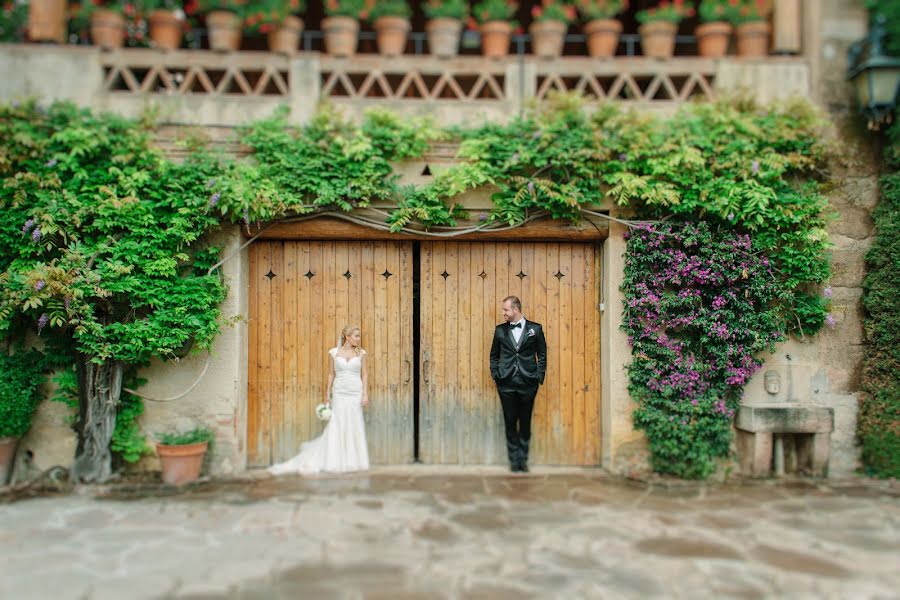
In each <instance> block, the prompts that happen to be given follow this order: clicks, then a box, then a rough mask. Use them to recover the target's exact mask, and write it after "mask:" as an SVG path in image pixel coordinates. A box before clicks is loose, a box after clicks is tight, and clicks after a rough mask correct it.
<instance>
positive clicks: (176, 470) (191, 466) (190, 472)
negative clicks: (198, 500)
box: [156, 442, 209, 485]
mask: <svg viewBox="0 0 900 600" xmlns="http://www.w3.org/2000/svg"><path fill="white" fill-rule="evenodd" d="M208 445H209V442H200V443H199V444H185V445H184V446H165V445H163V444H157V445H156V454H157V455H158V456H159V461H160V463H162V480H163V483H170V484H172V485H182V484H185V483H188V482H190V481H196V480H197V478H198V477H200V468H201V467H202V466H203V457H204V455H205V454H206V448H207V446H208Z"/></svg>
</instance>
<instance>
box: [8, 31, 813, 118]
mask: <svg viewBox="0 0 900 600" xmlns="http://www.w3.org/2000/svg"><path fill="white" fill-rule="evenodd" d="M809 71H810V67H809V64H808V62H807V60H806V59H805V58H804V57H787V56H772V57H767V58H764V59H754V60H750V59H741V58H736V57H728V58H724V59H718V60H713V59H706V58H698V57H677V58H673V59H669V60H659V59H652V58H646V57H639V56H629V57H619V58H615V59H607V60H601V59H590V58H586V57H562V58H560V59H555V60H545V59H538V58H535V57H531V56H524V57H511V58H509V59H503V60H491V59H485V58H483V57H480V56H460V57H457V58H453V59H440V58H436V57H433V56H428V55H408V56H401V57H396V58H386V57H381V56H377V55H359V56H356V57H354V58H351V59H341V58H335V57H332V56H328V55H323V54H319V53H316V52H304V53H300V54H298V55H296V56H293V57H287V56H282V55H279V54H274V53H270V52H237V53H217V52H211V51H206V50H179V51H175V52H160V51H157V50H152V49H137V48H129V49H121V50H115V51H102V50H100V49H98V48H95V47H83V46H39V45H16V44H10V45H0V101H16V100H24V99H26V98H28V97H36V98H40V99H41V100H42V101H44V102H47V101H50V100H70V101H73V102H75V103H77V104H80V105H84V106H92V107H94V108H100V109H105V110H111V111H113V112H117V113H120V114H124V115H128V116H137V115H139V114H141V112H143V111H144V110H146V109H147V108H150V107H153V109H154V110H156V111H158V114H159V117H160V119H161V120H163V121H165V122H170V123H178V124H191V125H206V126H217V125H221V126H235V125H241V124H244V123H247V122H250V121H253V120H256V119H260V118H263V117H266V116H269V115H271V114H272V112H273V111H274V110H276V109H277V108H278V107H279V106H281V105H286V106H287V107H288V108H289V109H290V114H291V117H290V118H291V119H292V120H293V121H294V122H298V123H302V122H305V121H307V120H308V119H309V118H310V116H311V115H312V113H313V111H314V110H315V107H316V106H317V105H318V104H319V102H320V101H321V100H328V101H330V102H331V103H333V104H335V105H337V106H341V107H344V108H346V109H347V111H346V112H347V113H348V114H349V116H351V117H355V116H358V115H360V114H362V111H363V110H364V109H365V108H367V107H370V106H375V105H382V106H386V107H388V108H391V109H394V110H396V111H399V112H401V113H403V114H411V115H412V114H423V115H424V114H428V115H431V116H433V117H434V118H435V120H436V121H437V122H440V123H442V124H445V125H451V124H459V123H464V122H472V121H484V120H492V121H498V120H499V121H503V120H506V119H508V118H509V117H510V116H511V115H515V114H518V113H519V112H521V111H522V110H523V109H524V107H526V106H527V105H528V103H529V102H531V101H534V100H538V101H540V100H544V99H546V98H547V97H548V96H549V95H550V94H551V92H553V91H566V92H576V93H579V94H582V95H583V96H585V97H586V98H587V99H588V100H590V101H616V102H622V103H624V104H627V105H629V106H634V107H636V108H638V109H640V110H654V111H672V110H674V109H676V108H677V107H678V106H679V105H681V104H682V103H684V102H687V101H690V100H694V99H702V100H711V99H714V98H716V97H718V96H721V95H723V94H730V93H735V92H738V91H739V90H743V91H744V92H745V93H747V92H748V93H750V94H751V95H752V96H754V97H756V98H757V99H759V100H761V101H769V100H772V99H775V98H783V97H788V96H801V97H808V96H810V94H811V84H810V76H809Z"/></svg>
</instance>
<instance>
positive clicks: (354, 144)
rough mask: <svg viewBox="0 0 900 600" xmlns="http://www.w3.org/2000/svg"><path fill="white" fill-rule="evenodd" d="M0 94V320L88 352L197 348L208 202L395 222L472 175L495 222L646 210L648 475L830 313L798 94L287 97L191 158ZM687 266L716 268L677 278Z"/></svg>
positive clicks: (674, 468)
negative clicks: (762, 99) (431, 169)
mask: <svg viewBox="0 0 900 600" xmlns="http://www.w3.org/2000/svg"><path fill="white" fill-rule="evenodd" d="M3 111H4V112H2V113H0V127H2V128H3V130H2V131H0V133H3V134H4V136H3V139H4V140H10V141H9V142H4V144H3V145H2V146H0V176H2V177H3V178H4V187H3V191H2V193H0V206H2V207H3V208H4V210H5V211H6V210H7V209H10V211H11V212H9V213H8V214H10V215H12V217H10V218H8V219H5V220H4V223H2V224H0V227H2V228H0V269H2V275H0V277H2V278H4V279H3V281H4V282H5V283H6V282H8V284H7V285H6V286H5V287H4V290H3V292H0V332H12V331H13V330H15V329H16V328H19V329H21V328H23V327H24V328H27V327H31V328H32V329H36V330H38V331H40V332H41V334H42V335H49V334H50V332H51V331H53V332H55V333H56V334H58V335H60V336H62V337H64V338H65V339H71V340H73V341H74V342H75V346H76V347H77V348H78V349H79V351H80V352H82V353H83V354H86V355H89V356H92V357H95V358H96V359H98V360H106V359H113V360H119V361H124V362H126V363H127V364H131V365H137V364H143V363H145V362H146V360H148V359H149V357H151V356H162V357H169V356H172V355H173V354H174V353H175V352H176V351H177V349H178V348H180V347H181V346H182V345H184V344H185V343H186V342H187V341H188V339H189V338H191V337H193V338H195V342H196V345H197V346H198V347H200V348H205V347H208V346H209V344H210V343H211V342H212V339H213V337H214V336H215V334H216V332H217V331H218V323H219V312H218V306H219V304H220V302H221V301H222V299H223V298H224V295H225V288H224V285H223V283H222V282H221V280H220V279H219V277H218V276H216V275H207V274H206V270H207V269H208V268H209V266H210V265H211V264H213V263H214V262H216V261H217V260H218V258H219V257H218V250H217V249H216V248H207V247H206V246H205V245H204V244H203V243H202V240H203V236H204V234H206V233H208V232H209V231H211V230H213V229H214V228H215V227H217V225H218V223H219V222H220V220H221V219H227V220H232V221H234V222H242V221H243V222H245V223H250V222H257V221H269V220H274V219H279V218H282V217H285V216H292V215H297V214H306V213H311V212H314V211H318V210H344V211H352V210H353V209H355V208H357V207H365V206H368V205H369V204H370V203H371V202H372V201H375V200H385V201H391V202H394V203H396V206H397V208H396V210H394V211H392V212H391V214H390V215H388V216H387V217H386V221H387V222H388V223H389V224H390V226H391V227H392V228H394V229H395V230H397V229H400V228H402V227H403V226H405V225H407V224H409V223H413V222H416V223H420V224H423V225H425V226H429V227H430V226H437V225H454V224H455V223H456V221H457V220H458V219H460V218H462V217H464V216H467V215H465V211H463V210H462V209H461V208H460V205H459V204H458V196H459V195H460V194H462V193H464V192H466V191H468V190H471V189H474V188H477V187H482V186H492V189H493V190H494V192H493V196H492V199H493V204H494V208H493V210H492V211H491V213H490V214H487V215H484V217H483V219H484V221H486V222H487V223H488V224H490V223H497V224H504V223H505V224H518V223H521V222H522V221H524V220H525V219H526V218H527V217H528V216H529V215H531V214H534V213H535V212H537V211H541V212H546V213H549V214H550V215H552V216H553V217H555V218H560V219H570V220H578V219H580V218H581V209H582V208H590V207H596V206H597V204H599V203H600V202H601V201H603V200H604V199H605V198H607V197H608V198H611V199H613V200H614V201H615V202H616V203H617V204H618V205H620V206H621V207H623V209H625V210H627V211H630V212H632V213H633V214H634V215H635V216H636V218H638V219H642V220H644V221H646V222H648V223H651V222H652V224H649V225H647V226H646V227H645V228H643V229H640V230H637V231H636V232H633V234H632V235H631V236H630V237H629V242H628V254H627V256H626V262H627V272H626V281H625V287H624V290H625V294H626V297H627V298H628V303H629V304H628V307H627V309H626V315H625V316H626V328H627V329H628V331H629V335H630V336H631V338H632V341H633V344H634V348H633V355H634V360H633V362H632V365H631V366H630V368H629V374H630V389H631V393H632V395H633V397H634V398H635V400H637V401H638V402H639V408H638V410H637V412H636V416H635V423H636V425H637V426H638V427H641V428H643V429H644V430H645V431H646V432H647V434H648V438H649V439H650V442H651V449H652V451H653V461H654V466H655V467H656V468H657V469H658V470H661V471H664V472H670V473H674V474H676V475H680V476H685V477H703V476H706V475H708V474H709V473H710V472H711V471H712V469H713V468H714V466H715V461H716V459H717V458H719V457H722V456H724V455H725V453H727V448H728V442H729V439H730V437H729V436H730V432H729V429H728V426H727V425H728V423H729V422H730V421H729V419H730V416H731V414H732V413H733V410H734V408H735V405H736V402H737V399H738V398H739V396H740V389H741V387H742V386H743V384H744V383H745V382H746V380H747V378H749V376H750V374H751V373H752V372H753V370H754V369H755V368H757V367H758V364H759V363H758V358H757V356H758V353H759V352H761V351H762V350H764V349H767V348H771V345H772V344H773V343H774V342H775V341H777V340H778V339H781V338H782V337H783V336H784V335H786V334H788V333H797V334H800V335H810V334H812V333H814V332H815V331H816V330H818V328H820V327H821V326H822V324H823V323H825V322H826V318H827V310H828V303H827V299H825V298H823V297H822V296H821V294H820V293H819V285H820V283H821V282H823V281H824V280H826V279H827V277H828V274H829V268H828V262H827V256H826V251H827V247H828V244H827V236H826V233H825V224H826V221H827V215H826V211H825V209H826V202H825V200H824V199H823V197H822V196H821V195H820V194H819V191H818V183H817V181H816V180H817V179H818V178H820V176H821V175H822V174H821V171H820V165H821V163H822V160H823V158H824V157H825V151H826V149H825V147H824V146H823V144H822V143H821V142H820V141H819V140H820V137H819V136H818V131H819V127H820V125H821V122H820V121H819V118H818V117H817V115H816V114H815V113H814V111H813V110H812V109H811V108H810V107H809V106H808V105H806V104H802V103H796V104H789V105H784V106H780V107H759V106H756V105H753V104H751V103H747V102H732V103H729V102H720V103H716V104H710V105H703V104H698V105H690V106H687V107H685V108H684V109H683V110H682V111H681V112H680V113H679V114H678V115H677V116H675V117H673V118H670V119H667V120H660V119H656V118H652V117H646V116H643V115H640V114H638V113H635V112H623V111H621V110H619V109H618V108H616V107H615V106H612V105H607V106H603V107H601V108H600V109H599V110H597V111H595V112H593V113H589V112H588V111H587V110H586V109H585V107H584V106H583V105H582V104H581V102H580V101H579V100H578V99H576V98H575V97H574V96H571V95H561V96H557V97H556V98H554V99H553V100H552V101H551V102H549V103H546V104H544V105H542V107H541V109H540V110H534V111H532V112H530V113H528V114H526V115H524V116H522V117H520V118H515V119H512V120H511V121H510V122H509V123H508V124H504V125H501V124H487V125H484V126H481V127H477V128H471V129H454V130H439V129H437V128H435V127H433V126H432V125H430V124H429V123H428V122H427V121H421V120H403V119H401V118H399V117H397V116H395V115H392V114H390V113H386V112H383V111H373V112H370V113H368V114H367V115H366V116H365V118H364V120H363V121H362V123H361V124H360V125H353V124H351V123H350V122H348V121H346V120H344V119H343V118H341V117H340V115H339V114H337V113H336V112H335V111H334V110H330V109H328V108H325V109H323V110H322V111H320V112H319V113H318V114H317V115H316V117H315V118H314V119H313V120H312V121H311V122H310V123H309V124H308V125H306V126H303V127H292V126H289V125H288V124H287V122H286V114H284V113H282V114H278V115H275V116H274V117H273V118H272V119H269V120H265V121H261V122H258V123H255V124H253V125H251V126H250V127H247V128H246V129H245V130H244V131H243V132H242V136H243V139H242V141H243V142H244V144H246V145H247V146H248V147H249V148H250V149H251V151H252V152H251V155H250V156H249V157H248V158H247V159H238V160H233V159H225V158H223V157H217V156H213V155H210V154H208V153H206V151H205V150H203V149H202V148H198V149H196V151H195V152H194V153H192V155H191V156H190V158H189V159H188V160H187V161H186V162H185V163H184V164H173V163H170V162H168V161H166V160H164V159H163V158H161V157H160V156H159V155H158V154H157V153H155V152H153V151H152V150H151V149H150V148H149V147H148V130H147V129H146V128H141V127H135V124H134V123H131V122H126V121H124V120H122V119H118V118H115V117H107V116H103V117H100V116H92V115H90V114H88V113H85V112H83V111H77V110H75V109H73V108H71V107H67V106H55V107H53V108H51V109H50V110H49V111H46V112H45V111H41V110H39V109H38V108H36V107H35V106H33V105H29V106H27V107H6V108H4V109H3ZM7 134H8V135H7ZM437 140H454V141H458V142H459V144H460V146H459V153H458V154H459V157H460V159H461V161H460V162H459V164H457V165H455V166H454V167H451V168H449V169H447V170H445V171H441V172H438V173H437V174H436V175H435V177H433V179H432V180H431V181H430V182H429V183H428V184H426V185H420V186H405V187H404V186H400V185H399V183H398V177H397V175H396V173H395V171H394V168H393V166H392V164H393V163H396V162H397V161H401V160H403V159H406V158H415V157H420V156H422V155H423V154H424V152H425V151H426V150H427V149H428V147H429V144H431V143H432V142H434V141H437ZM6 214H7V213H5V215H6ZM645 256H654V257H656V259H658V260H657V261H656V262H653V263H652V264H650V263H647V262H646V260H645ZM697 261H699V263H698V264H700V265H701V266H702V269H705V270H706V271H708V273H707V275H706V276H708V277H709V280H708V281H699V280H697V279H696V277H693V276H691V277H687V276H686V273H685V271H684V269H685V268H688V267H691V268H693V266H695V262H697ZM706 271H704V272H706ZM679 274H680V275H679ZM651 284H652V285H651ZM632 303H634V305H633V306H632ZM676 355H677V356H676ZM676 359H677V360H676ZM685 378H687V379H685ZM688 380H696V381H695V382H694V384H691V385H689V381H688ZM130 406H131V408H128V410H127V414H128V415H129V419H130V421H129V423H132V424H133V423H134V418H135V417H136V416H137V414H139V410H138V409H137V408H135V407H134V405H130ZM125 412H126V411H124V409H123V411H121V413H120V414H123V415H124V414H125ZM130 431H137V430H136V429H135V428H132V429H130ZM138 435H139V434H138ZM120 439H121V438H120ZM129 456H132V457H133V456H135V454H134V452H132V453H130V454H129Z"/></svg>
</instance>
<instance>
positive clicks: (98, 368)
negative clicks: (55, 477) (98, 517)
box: [72, 355, 124, 483]
mask: <svg viewBox="0 0 900 600" xmlns="http://www.w3.org/2000/svg"><path fill="white" fill-rule="evenodd" d="M123 370H124V365H123V364H122V363H121V362H118V361H112V360H107V361H104V362H102V363H99V364H98V363H95V362H91V357H89V356H85V355H80V356H79V357H78V365H77V373H78V422H77V424H76V430H77V432H78V450H77V452H76V453H75V464H74V465H73V467H72V471H73V475H74V478H75V480H76V481H84V482H98V483H102V482H104V481H106V480H107V479H109V476H110V475H111V474H112V460H111V456H112V455H111V453H110V450H109V444H110V441H111V440H112V435H113V430H114V429H115V428H116V411H117V409H118V407H119V397H120V396H121V395H122V373H123Z"/></svg>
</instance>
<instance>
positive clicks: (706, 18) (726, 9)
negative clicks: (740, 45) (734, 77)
mask: <svg viewBox="0 0 900 600" xmlns="http://www.w3.org/2000/svg"><path fill="white" fill-rule="evenodd" d="M738 2H739V0H701V2H700V6H699V7H698V12H699V13H700V21H701V23H700V25H697V28H696V29H695V30H694V36H695V37H696V38H697V52H698V53H699V54H700V56H706V57H710V58H721V57H723V56H725V54H726V53H727V52H728V40H729V39H731V30H732V27H731V22H732V21H733V20H734V19H735V17H736V16H737V5H738Z"/></svg>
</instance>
